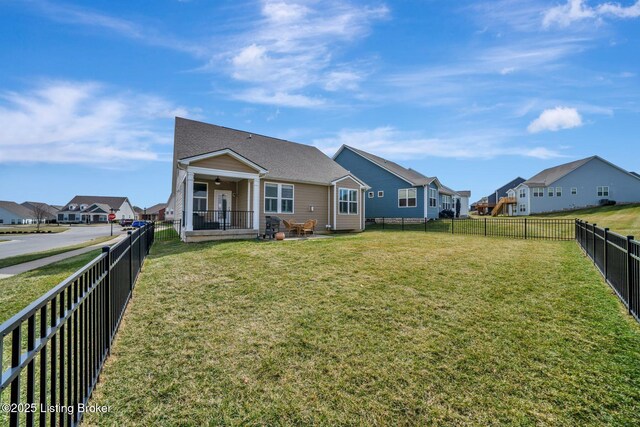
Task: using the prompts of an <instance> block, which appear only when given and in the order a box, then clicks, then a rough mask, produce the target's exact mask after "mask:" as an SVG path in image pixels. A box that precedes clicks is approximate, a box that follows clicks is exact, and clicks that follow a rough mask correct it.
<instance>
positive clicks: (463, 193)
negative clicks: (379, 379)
mask: <svg viewBox="0 0 640 427" xmlns="http://www.w3.org/2000/svg"><path fill="white" fill-rule="evenodd" d="M457 193H458V194H459V195H460V197H471V191H470V190H461V191H457Z"/></svg>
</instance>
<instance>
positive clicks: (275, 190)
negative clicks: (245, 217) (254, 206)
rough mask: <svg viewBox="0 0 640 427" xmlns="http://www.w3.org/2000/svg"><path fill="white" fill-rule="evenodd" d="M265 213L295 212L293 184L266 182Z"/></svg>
mask: <svg viewBox="0 0 640 427" xmlns="http://www.w3.org/2000/svg"><path fill="white" fill-rule="evenodd" d="M264 211H265V213H293V185H291V184H268V183H265V184H264Z"/></svg>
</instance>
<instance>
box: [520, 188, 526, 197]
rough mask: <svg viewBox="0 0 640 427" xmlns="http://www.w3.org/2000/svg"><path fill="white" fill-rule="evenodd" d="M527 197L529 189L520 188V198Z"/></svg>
mask: <svg viewBox="0 0 640 427" xmlns="http://www.w3.org/2000/svg"><path fill="white" fill-rule="evenodd" d="M525 197H527V190H526V189H525V188H521V189H520V198H521V199H524V198H525Z"/></svg>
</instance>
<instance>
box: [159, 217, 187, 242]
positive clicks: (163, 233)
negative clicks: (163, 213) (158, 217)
mask: <svg viewBox="0 0 640 427" xmlns="http://www.w3.org/2000/svg"><path fill="white" fill-rule="evenodd" d="M153 228H154V230H155V240H156V241H166V240H179V239H180V233H181V232H182V220H179V219H176V220H163V221H155V222H154V223H153Z"/></svg>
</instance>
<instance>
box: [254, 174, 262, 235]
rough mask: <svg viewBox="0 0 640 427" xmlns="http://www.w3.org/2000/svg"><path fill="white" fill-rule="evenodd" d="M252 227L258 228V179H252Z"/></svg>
mask: <svg viewBox="0 0 640 427" xmlns="http://www.w3.org/2000/svg"><path fill="white" fill-rule="evenodd" d="M253 229H254V230H260V179H256V178H254V180H253Z"/></svg>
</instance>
